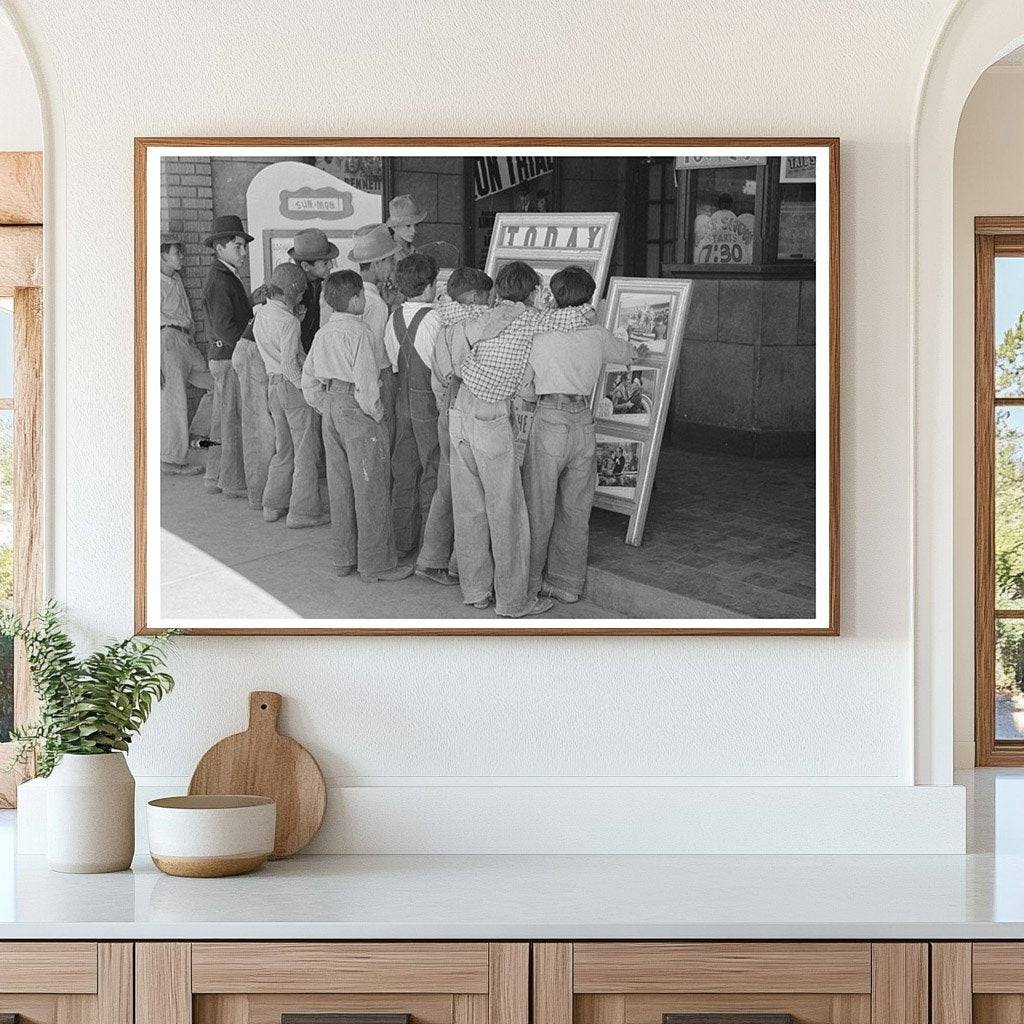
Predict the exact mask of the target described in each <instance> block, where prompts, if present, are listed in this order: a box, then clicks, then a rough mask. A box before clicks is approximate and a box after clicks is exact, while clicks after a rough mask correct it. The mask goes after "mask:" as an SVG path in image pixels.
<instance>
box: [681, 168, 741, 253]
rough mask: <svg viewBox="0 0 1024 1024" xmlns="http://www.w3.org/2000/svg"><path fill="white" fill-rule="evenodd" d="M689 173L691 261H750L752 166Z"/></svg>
mask: <svg viewBox="0 0 1024 1024" xmlns="http://www.w3.org/2000/svg"><path fill="white" fill-rule="evenodd" d="M688 173H691V174H692V176H693V182H692V198H691V203H690V231H691V260H692V262H694V263H727V264H728V263H738V264H750V263H753V262H754V238H755V234H754V226H755V213H756V201H757V195H758V188H757V178H758V174H757V168H756V167H716V168H713V169H711V170H707V171H692V172H688Z"/></svg>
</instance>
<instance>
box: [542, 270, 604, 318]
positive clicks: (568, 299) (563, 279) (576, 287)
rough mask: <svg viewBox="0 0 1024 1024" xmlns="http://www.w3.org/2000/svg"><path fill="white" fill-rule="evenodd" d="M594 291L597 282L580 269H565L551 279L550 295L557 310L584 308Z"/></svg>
mask: <svg viewBox="0 0 1024 1024" xmlns="http://www.w3.org/2000/svg"><path fill="white" fill-rule="evenodd" d="M595 291H597V282H596V281H595V280H594V279H593V278H592V277H591V276H590V274H588V273H587V271H585V270H584V269H583V268H582V267H566V268H565V269H564V270H560V271H559V272H558V273H557V274H554V275H553V276H552V278H551V294H552V295H553V296H554V297H555V302H556V303H557V304H558V308H559V309H564V308H565V307H566V306H585V305H586V304H587V303H589V302H590V300H591V299H592V298H593V297H594V292H595Z"/></svg>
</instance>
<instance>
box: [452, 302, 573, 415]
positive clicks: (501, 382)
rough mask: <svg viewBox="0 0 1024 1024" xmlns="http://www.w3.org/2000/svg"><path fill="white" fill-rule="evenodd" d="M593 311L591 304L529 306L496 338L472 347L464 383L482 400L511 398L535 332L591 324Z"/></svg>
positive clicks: (563, 329) (520, 380)
mask: <svg viewBox="0 0 1024 1024" xmlns="http://www.w3.org/2000/svg"><path fill="white" fill-rule="evenodd" d="M590 312H591V307H590V306H567V307H566V308H565V309H544V310H541V309H533V308H530V309H526V310H525V311H524V312H522V313H520V314H519V316H517V317H516V318H515V320H513V321H512V323H510V324H509V325H508V326H507V327H506V328H505V329H504V330H503V331H502V332H501V334H499V335H498V336H497V337H496V338H486V339H484V340H483V341H479V342H477V344H476V345H475V346H474V347H473V348H472V349H471V350H470V354H469V356H468V357H467V359H466V361H465V362H464V363H463V364H462V383H463V385H464V386H465V387H467V388H469V390H470V391H471V392H472V393H473V394H474V395H475V396H476V397H477V398H479V399H480V400H481V401H482V402H505V401H507V400H508V399H510V398H512V397H513V396H514V395H515V393H516V392H517V391H518V390H519V385H520V384H521V383H522V381H523V374H524V373H525V372H526V364H527V362H528V361H529V359H530V349H531V348H532V347H533V338H534V335H537V334H543V333H544V332H545V331H578V330H580V329H581V328H583V327H589V326H591V325H590V320H589V319H588V313H590Z"/></svg>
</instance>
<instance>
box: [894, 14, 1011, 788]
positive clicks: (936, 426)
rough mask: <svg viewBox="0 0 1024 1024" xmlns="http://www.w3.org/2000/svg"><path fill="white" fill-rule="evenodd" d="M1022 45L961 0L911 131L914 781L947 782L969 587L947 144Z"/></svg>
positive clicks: (1002, 23) (935, 54)
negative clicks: (959, 513)
mask: <svg viewBox="0 0 1024 1024" xmlns="http://www.w3.org/2000/svg"><path fill="white" fill-rule="evenodd" d="M1022 42H1024V7H1022V6H1021V4H1020V3H1019V0H961V2H960V3H958V4H957V5H956V7H954V9H953V10H952V11H951V13H950V15H949V17H948V18H947V20H946V23H945V24H944V26H943V28H942V30H941V32H940V34H939V37H938V39H937V40H936V43H935V47H934V49H933V51H932V56H931V59H930V61H929V63H928V67H927V68H926V70H925V73H924V77H923V80H922V83H921V88H920V93H919V99H918V105H917V111H916V116H915V121H914V125H913V129H912V131H913V134H912V140H911V160H910V180H911V182H912V186H913V192H914V194H913V203H912V207H911V214H910V224H909V226H908V227H909V231H910V236H911V252H912V254H913V258H914V260H915V266H914V267H913V279H912V280H913V295H912V299H911V304H910V309H909V327H910V331H911V336H912V338H913V344H914V380H915V396H914V428H915V429H914V435H915V452H914V482H915V487H914V493H915V516H914V524H915V528H914V662H915V670H914V682H915V734H916V735H915V740H916V742H915V779H916V781H917V782H918V783H921V784H931V785H945V784H948V783H949V782H951V781H952V771H953V761H954V756H953V679H954V641H953V635H954V621H955V619H954V589H955V587H956V586H958V585H966V586H967V587H971V585H972V584H971V581H970V580H961V581H958V580H956V578H955V573H954V557H953V550H954V521H955V514H956V510H957V502H956V500H955V486H954V478H953V465H954V437H955V430H956V424H955V423H954V418H953V414H952V412H953V382H954V364H955V348H954V342H955V333H954V301H953V297H954V269H953V266H954V261H953V254H954V232H953V208H954V188H953V157H954V148H955V145H956V135H957V128H958V125H959V123H960V116H961V113H962V112H963V109H964V104H965V103H966V102H967V98H968V96H969V95H970V93H971V90H972V89H973V87H974V84H975V83H976V82H977V80H978V78H979V77H980V76H981V75H982V73H983V72H984V71H985V70H986V68H988V67H989V66H990V65H991V64H993V63H994V62H995V61H996V60H998V59H999V58H1000V57H1001V56H1003V55H1004V54H1005V53H1007V52H1009V51H1010V50H1013V49H1015V48H1016V47H1018V46H1019V45H1020V44H1021V43H1022Z"/></svg>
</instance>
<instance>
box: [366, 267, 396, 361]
mask: <svg viewBox="0 0 1024 1024" xmlns="http://www.w3.org/2000/svg"><path fill="white" fill-rule="evenodd" d="M363 291H364V292H365V293H366V309H365V310H364V311H363V320H364V321H365V322H366V326H367V327H369V328H370V333H371V334H372V335H373V341H374V354H375V356H376V357H377V369H378V370H383V369H385V368H387V367H389V366H390V365H391V359H390V357H389V356H388V351H387V349H386V348H385V346H384V332H385V330H386V329H387V326H388V304H387V303H386V302H385V301H384V300H383V299H382V298H381V297H380V291H379V289H378V288H377V286H376V285H375V284H373V283H372V282H371V281H367V282H366V283H365V284H364V285H363Z"/></svg>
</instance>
